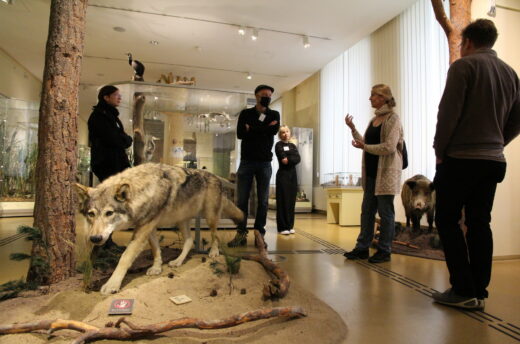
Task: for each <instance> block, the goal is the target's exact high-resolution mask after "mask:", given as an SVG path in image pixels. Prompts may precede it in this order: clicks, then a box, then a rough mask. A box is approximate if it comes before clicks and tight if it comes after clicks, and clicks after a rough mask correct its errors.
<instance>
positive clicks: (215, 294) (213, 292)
mask: <svg viewBox="0 0 520 344" xmlns="http://www.w3.org/2000/svg"><path fill="white" fill-rule="evenodd" d="M217 294H218V293H217V290H216V289H211V293H210V294H209V296H211V297H215V296H217Z"/></svg>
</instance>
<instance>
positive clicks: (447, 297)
mask: <svg viewBox="0 0 520 344" xmlns="http://www.w3.org/2000/svg"><path fill="white" fill-rule="evenodd" d="M432 297H433V301H435V302H437V303H442V304H443V305H446V306H451V307H457V308H464V309H474V310H483V309H484V306H485V304H484V299H482V302H480V301H479V300H478V299H477V298H476V297H468V296H460V295H457V294H455V292H454V291H453V290H452V289H451V288H450V289H448V290H446V291H445V292H444V293H439V292H437V293H433V295H432Z"/></svg>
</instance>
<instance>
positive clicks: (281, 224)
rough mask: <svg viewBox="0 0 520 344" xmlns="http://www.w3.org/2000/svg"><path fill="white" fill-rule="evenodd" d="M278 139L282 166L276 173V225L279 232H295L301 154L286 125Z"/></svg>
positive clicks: (278, 155) (279, 157)
mask: <svg viewBox="0 0 520 344" xmlns="http://www.w3.org/2000/svg"><path fill="white" fill-rule="evenodd" d="M278 137H279V138H280V141H278V142H277V143H276V145H275V147H274V150H275V153H276V157H277V158H278V163H279V165H280V167H279V168H278V172H277V173H276V225H277V227H278V233H280V234H284V235H288V234H294V228H293V227H294V207H295V205H296V192H297V191H298V177H297V176H296V167H295V166H296V165H298V164H299V163H300V154H299V153H298V149H297V148H296V146H295V145H294V144H293V143H291V142H289V139H290V138H291V131H290V130H289V128H288V127H287V126H286V125H283V126H281V127H280V131H279V132H278Z"/></svg>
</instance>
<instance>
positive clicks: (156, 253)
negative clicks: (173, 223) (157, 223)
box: [146, 228, 162, 276]
mask: <svg viewBox="0 0 520 344" xmlns="http://www.w3.org/2000/svg"><path fill="white" fill-rule="evenodd" d="M148 242H149V243H150V248H151V249H152V254H153V265H152V266H151V267H150V268H149V269H148V270H147V271H146V274H147V275H149V276H152V275H159V274H160V273H161V272H162V257H161V246H160V245H159V239H158V238H157V230H156V229H155V228H154V230H153V231H152V232H151V233H150V236H149V237H148Z"/></svg>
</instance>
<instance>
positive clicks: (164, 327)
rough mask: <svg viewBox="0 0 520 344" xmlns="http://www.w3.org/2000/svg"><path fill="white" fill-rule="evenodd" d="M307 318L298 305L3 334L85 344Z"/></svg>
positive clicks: (46, 323) (40, 324)
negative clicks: (72, 334) (67, 336)
mask: <svg viewBox="0 0 520 344" xmlns="http://www.w3.org/2000/svg"><path fill="white" fill-rule="evenodd" d="M304 316H306V313H305V311H304V310H303V309H302V308H301V307H297V306H295V307H275V308H267V309H258V310H255V311H250V312H245V313H241V314H235V315H232V316H230V317H228V318H225V319H217V320H202V319H197V318H180V319H175V320H169V321H164V322H160V323H156V324H151V325H145V326H139V325H136V324H133V323H131V322H130V321H128V320H126V319H125V318H124V317H122V318H119V320H117V321H116V323H115V324H114V323H112V322H109V323H107V324H106V325H105V327H104V328H98V327H96V326H92V325H89V324H87V323H84V322H81V321H75V320H64V319H54V320H40V321H35V322H29V323H23V324H11V325H0V334H17V333H28V332H33V331H38V330H47V331H48V332H49V333H53V332H56V331H58V330H75V331H79V332H83V335H81V336H79V337H78V338H76V339H74V340H73V341H72V342H71V343H72V344H83V343H86V342H92V341H96V340H102V339H120V340H128V339H137V338H142V337H147V336H151V335H155V334H158V333H163V332H166V331H171V330H176V329H180V328H198V329H203V330H207V329H219V328H227V327H233V326H237V325H240V324H243V323H246V322H250V321H256V320H261V319H269V318H274V317H283V318H289V319H292V318H302V317H304ZM121 325H126V327H122V326H121Z"/></svg>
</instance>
